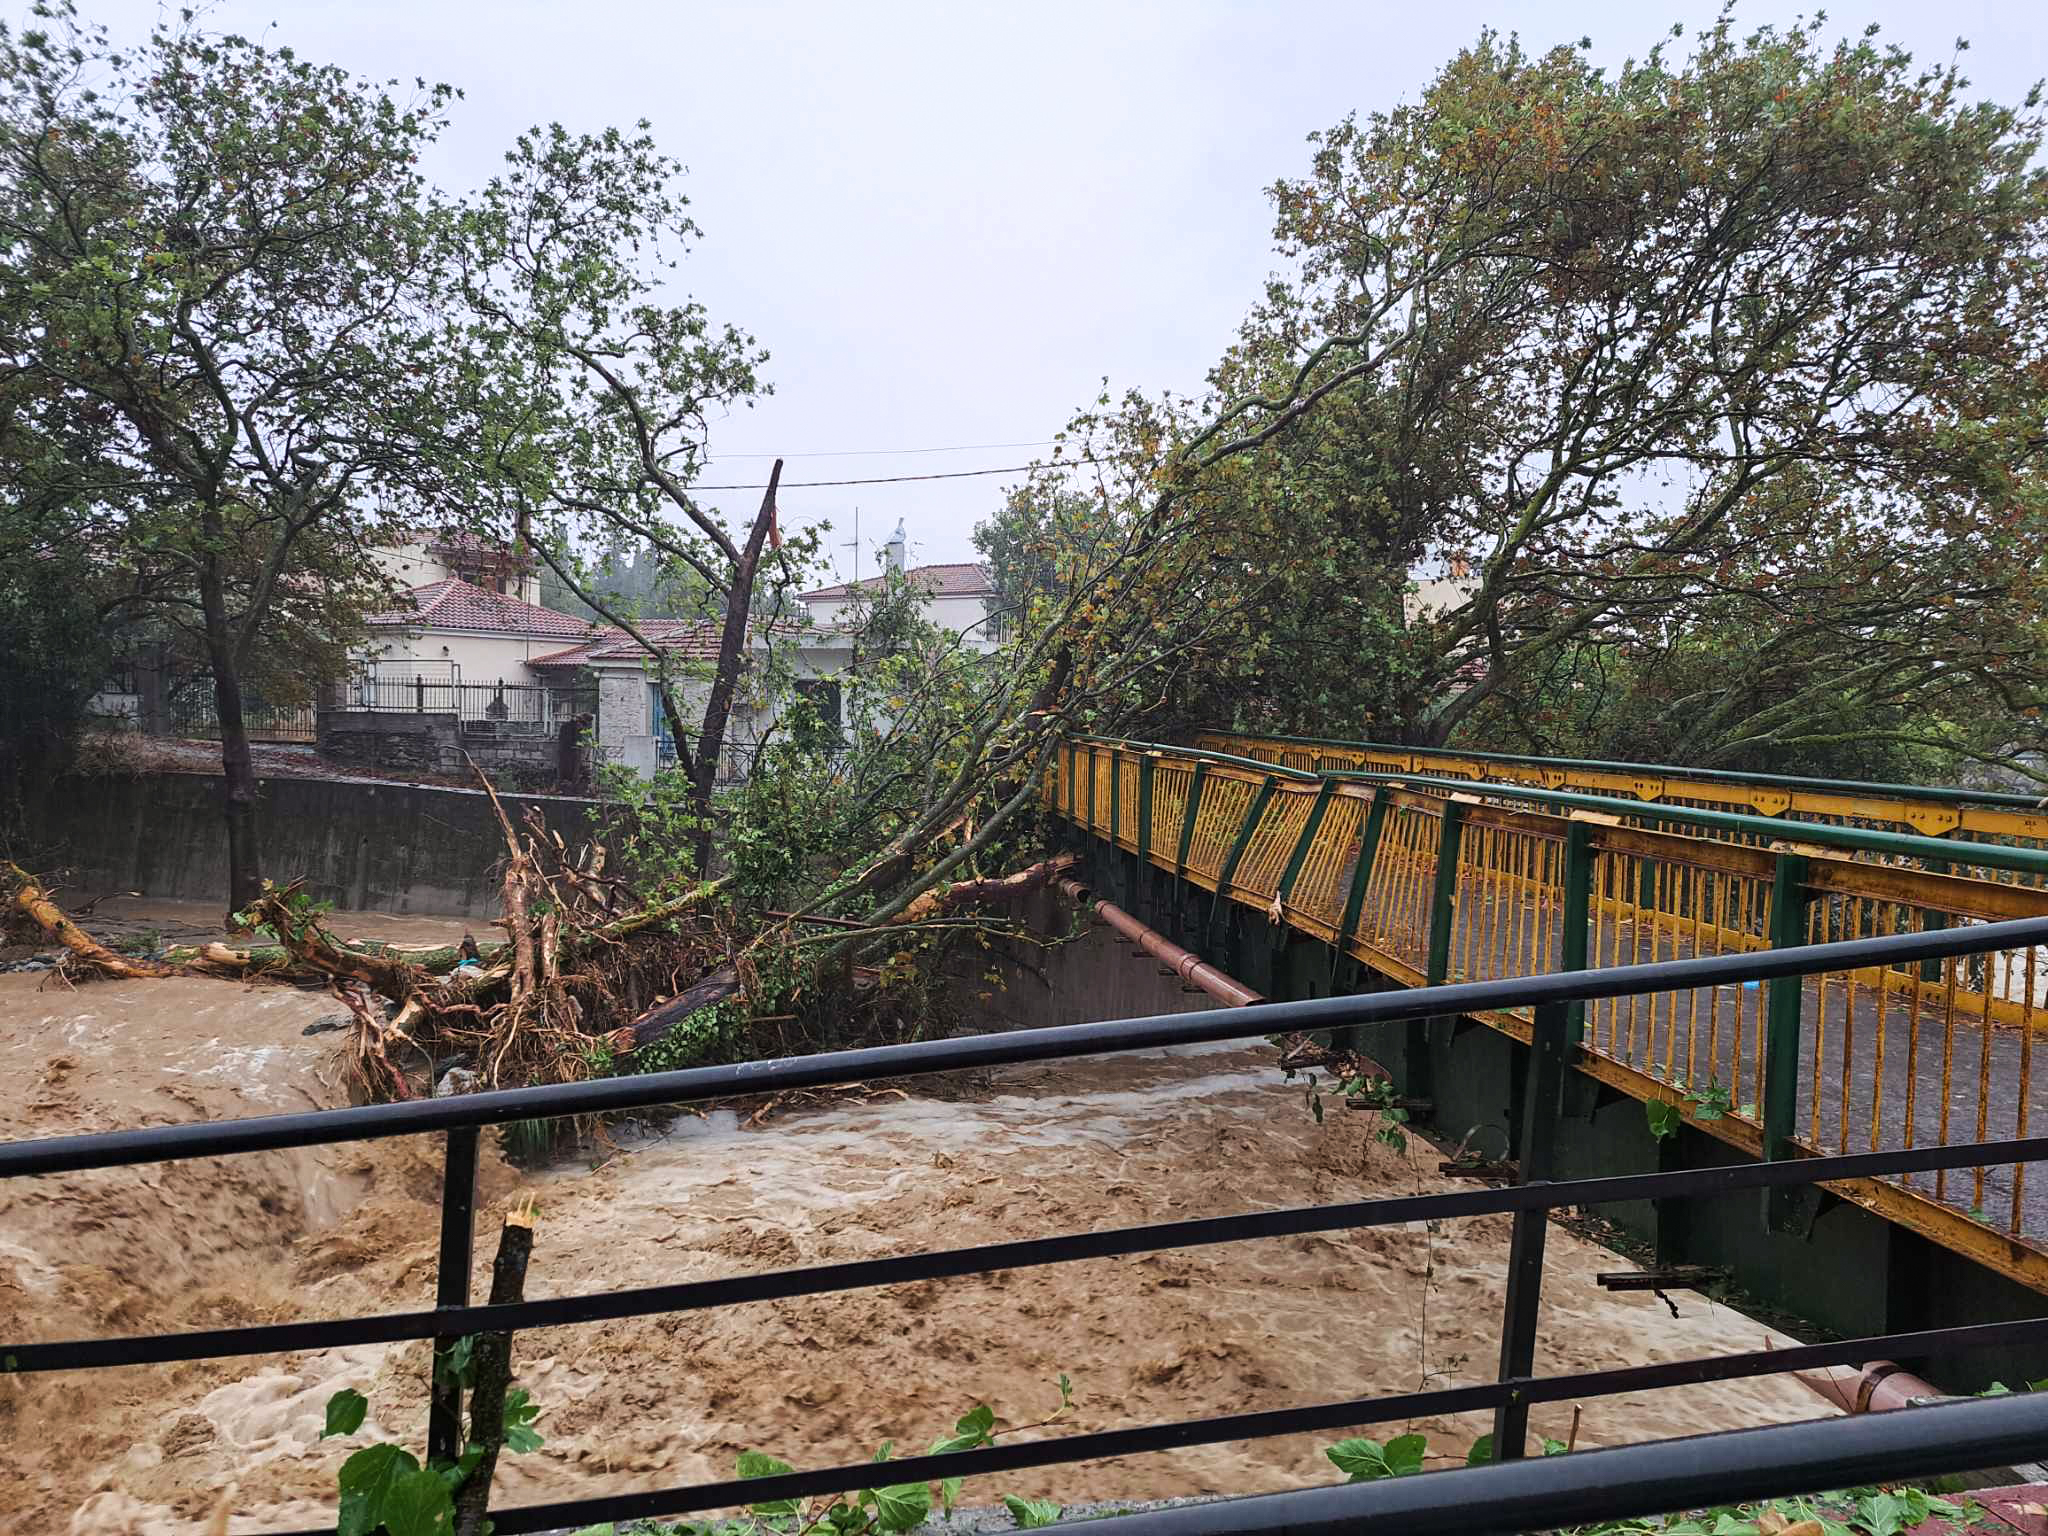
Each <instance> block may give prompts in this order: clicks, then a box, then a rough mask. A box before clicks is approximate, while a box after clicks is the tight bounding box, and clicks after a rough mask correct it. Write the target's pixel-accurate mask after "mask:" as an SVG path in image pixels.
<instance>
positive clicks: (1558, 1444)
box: [1543, 1435, 1571, 1456]
mask: <svg viewBox="0 0 2048 1536" xmlns="http://www.w3.org/2000/svg"><path fill="white" fill-rule="evenodd" d="M1570 1449H1571V1447H1570V1446H1568V1445H1566V1444H1565V1443H1564V1442H1563V1441H1562V1440H1553V1439H1551V1438H1550V1436H1548V1435H1545V1436H1544V1437H1543V1454H1544V1455H1546V1456H1562V1455H1564V1454H1565V1453H1566V1452H1567V1451H1569V1450H1570Z"/></svg>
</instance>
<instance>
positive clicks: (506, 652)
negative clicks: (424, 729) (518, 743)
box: [369, 629, 570, 684]
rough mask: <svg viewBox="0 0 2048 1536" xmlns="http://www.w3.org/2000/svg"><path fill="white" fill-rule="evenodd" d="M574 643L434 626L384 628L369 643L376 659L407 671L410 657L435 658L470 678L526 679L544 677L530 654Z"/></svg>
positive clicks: (528, 681)
mask: <svg viewBox="0 0 2048 1536" xmlns="http://www.w3.org/2000/svg"><path fill="white" fill-rule="evenodd" d="M569 643H570V642H569V641H567V640H563V639H561V638H560V637H559V636H556V637H550V638H546V639H530V638H527V637H524V636H519V635H480V634H477V633H475V632H474V631H472V630H459V629H438V630H436V629H429V630H422V631H420V632H419V633H417V634H406V633H400V632H394V631H391V630H379V631H378V632H377V634H376V637H375V638H374V639H373V640H372V641H371V642H370V645H369V655H370V656H371V658H372V659H374V660H377V661H382V662H385V663H388V664H390V665H387V666H386V667H385V668H384V669H383V670H385V671H397V672H399V673H400V674H401V675H402V674H403V672H404V663H406V662H408V661H425V662H432V663H434V666H433V667H432V668H431V669H429V670H430V671H431V672H438V671H439V670H440V664H441V663H443V662H450V661H452V662H454V663H455V664H456V666H458V667H460V668H461V669H462V681H463V682H465V683H521V684H532V683H537V682H540V681H542V678H541V675H540V674H539V673H537V672H531V671H529V670H527V666H526V662H527V659H528V658H529V657H533V656H545V655H547V654H548V653H549V652H551V651H559V650H561V649H562V647H563V646H565V645H568V644H569Z"/></svg>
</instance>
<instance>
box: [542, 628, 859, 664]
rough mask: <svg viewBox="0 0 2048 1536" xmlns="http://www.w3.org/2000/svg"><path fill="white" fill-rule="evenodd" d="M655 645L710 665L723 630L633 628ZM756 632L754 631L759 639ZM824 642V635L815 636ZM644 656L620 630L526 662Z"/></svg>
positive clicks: (789, 633) (796, 632)
mask: <svg viewBox="0 0 2048 1536" xmlns="http://www.w3.org/2000/svg"><path fill="white" fill-rule="evenodd" d="M635 628H637V629H638V630H639V631H640V633H641V634H643V635H645V636H646V637H647V638H648V640H649V641H651V642H652V643H653V644H654V645H656V646H658V647H660V648H661V649H662V650H663V651H665V652H667V653H668V654H669V655H670V656H673V657H677V658H679V659H681V660H684V661H713V660H716V659H717V656H718V644H719V638H720V635H721V634H722V632H723V630H724V628H725V626H724V624H723V623H722V622H721V621H720V620H717V619H643V620H641V621H640V623H639V624H637V625H636V626H635ZM810 632H811V631H810V627H809V626H808V625H803V624H787V623H785V624H778V625H777V626H776V633H777V634H780V635H783V636H785V637H795V636H800V635H803V634H806V633H810ZM758 633H759V631H758V630H757V631H756V635H757V636H758ZM817 633H818V635H819V638H820V639H824V638H826V637H825V632H823V631H819V632H817ZM646 654H647V652H646V651H645V650H643V649H642V648H641V645H640V642H639V641H638V640H635V639H634V638H633V637H632V636H631V635H629V634H627V633H626V632H625V631H624V630H622V629H614V628H612V627H610V626H608V625H607V626H605V627H604V628H601V629H598V630H595V631H594V632H593V633H592V634H591V635H590V636H589V638H588V639H586V640H585V641H584V642H583V643H582V644H581V645H572V646H569V647H567V648H566V649H564V650H559V651H549V652H548V653H547V654H546V655H544V656H532V657H528V658H527V662H526V664H527V665H528V666H529V667H583V666H588V665H589V664H590V663H592V662H594V661H638V660H639V659H640V658H641V657H643V656H645V655H646Z"/></svg>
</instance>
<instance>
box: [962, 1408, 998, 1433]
mask: <svg viewBox="0 0 2048 1536" xmlns="http://www.w3.org/2000/svg"><path fill="white" fill-rule="evenodd" d="M995 1427H996V1411H995V1409H993V1408H991V1407H989V1405H988V1404H987V1403H976V1404H975V1405H974V1407H973V1408H972V1409H970V1410H969V1411H968V1412H966V1413H965V1414H962V1415H961V1417H960V1419H959V1422H957V1423H956V1424H954V1426H953V1430H954V1432H955V1433H956V1434H962V1435H979V1436H982V1437H983V1438H987V1436H988V1433H989V1431H990V1430H992V1429H994V1428H995Z"/></svg>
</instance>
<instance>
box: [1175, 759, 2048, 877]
mask: <svg viewBox="0 0 2048 1536" xmlns="http://www.w3.org/2000/svg"><path fill="white" fill-rule="evenodd" d="M1196 745H1197V747H1200V748H1202V749H1205V750H1208V751H1216V752H1229V753H1233V754H1235V755H1237V756H1240V757H1250V758H1256V759H1258V760H1260V761H1262V762H1286V763H1287V764H1288V766H1290V767H1296V768H1310V769H1316V770H1320V771H1333V770H1334V771H1344V770H1350V769H1363V770H1366V771H1368V772H1375V773H1417V774H1429V775H1432V776H1434V777H1438V778H1454V779H1467V780H1470V781H1472V782H1474V783H1489V782H1490V783H1498V784H1524V785H1534V786H1538V787H1541V788H1544V789H1570V790H1579V791H1585V792H1588V793H1593V794H1604V795H1618V796H1621V797H1622V798H1624V799H1634V800H1641V801H1645V802H1660V801H1661V802H1664V803H1670V804H1682V805H1693V806H1699V807H1702V808H1704V809H1708V810H1718V811H1738V812H1742V813H1745V814H1749V815H1757V816H1782V817H1786V818H1787V819H1789V820H1794V821H1819V822H1830V823H1834V824H1836V825H1841V826H1872V827H1883V828H1886V829H1888V830H1892V831H1899V832H1915V833H1918V834H1920V835H1921V836H1923V837H1945V836H1950V835H1952V834H1953V835H1957V836H1958V838H1959V840H1962V841H1984V842H2001V843H2010V844H2015V845H2018V846H2023V847H2033V848H2048V812H2042V811H2036V810H2024V809H2017V808H2012V807H2006V806H1994V805H1968V804H1956V803H1950V802H1949V801H1948V800H1946V799H1938V798H1935V797H1927V798H1916V797H1915V796H1913V795H1912V794H1910V793H1906V792H1889V786H1884V787H1869V788H1866V787H1863V786H1855V787H1848V786H1844V787H1841V788H1820V787H1815V786H1812V785H1802V784H1787V785H1784V786H1782V787H1780V786H1774V785H1771V784H1751V783H1743V782H1737V781H1734V780H1728V779H1717V778H1715V777H1713V776H1712V775H1711V774H1695V773H1688V772H1687V771H1686V770H1685V769H1684V768H1675V767H1662V766H1657V767H1651V766H1647V765H1646V766H1644V767H1642V768H1640V769H1638V768H1635V767H1633V766H1632V765H1621V764H1616V765H1612V766H1610V767H1598V766H1593V765H1589V764H1581V763H1572V762H1556V763H1546V762H1545V761H1544V760H1543V759H1540V758H1529V759H1514V758H1508V759H1501V758H1491V757H1485V756H1479V755H1473V754H1466V753H1460V752H1449V751H1437V750H1423V749H1415V750H1412V751H1399V750H1394V749H1389V748H1385V747H1376V746H1370V745H1366V744H1363V743H1361V744H1357V745H1346V744H1341V743H1334V742H1322V743H1315V744H1313V745H1308V744H1302V743H1295V742H1288V741H1285V740H1282V739H1278V738H1268V737H1260V736H1242V735H1235V734H1231V733H1228V732H1204V733H1202V734H1201V735H1200V736H1198V737H1197V738H1196Z"/></svg>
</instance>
